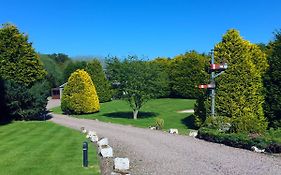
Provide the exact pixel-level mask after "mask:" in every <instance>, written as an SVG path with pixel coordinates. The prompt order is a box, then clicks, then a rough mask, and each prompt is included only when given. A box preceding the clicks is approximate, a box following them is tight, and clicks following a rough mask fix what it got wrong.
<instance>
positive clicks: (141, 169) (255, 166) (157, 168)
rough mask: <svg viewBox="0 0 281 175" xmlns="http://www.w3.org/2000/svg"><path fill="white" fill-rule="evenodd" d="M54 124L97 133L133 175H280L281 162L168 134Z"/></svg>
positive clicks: (58, 118)
mask: <svg viewBox="0 0 281 175" xmlns="http://www.w3.org/2000/svg"><path fill="white" fill-rule="evenodd" d="M51 121H53V122H55V123H58V124H61V125H64V126H67V127H70V128H74V129H80V127H82V126H84V127H85V128H87V129H91V130H95V131H96V132H97V133H98V135H99V136H103V137H107V138H109V142H110V143H109V144H110V145H111V146H112V147H113V151H114V156H115V157H118V156H119V157H128V158H129V159H130V161H131V162H130V163H131V167H132V169H131V174H132V175H146V174H153V175H197V174H198V175H205V174H206V175H209V174H214V175H219V174H237V175H244V174H245V175H246V174H247V175H248V174H253V175H259V174H260V175H280V174H281V158H280V157H274V156H270V155H265V154H259V153H254V152H251V151H248V150H242V149H236V148H232V147H228V146H224V145H221V144H215V143H210V142H206V141H203V140H199V139H194V138H192V137H189V136H180V135H171V134H168V133H164V132H160V131H154V130H149V129H143V128H135V127H131V126H124V125H118V124H111V123H104V122H99V121H95V120H88V119H77V118H73V117H68V116H64V115H57V114H53V118H52V119H51Z"/></svg>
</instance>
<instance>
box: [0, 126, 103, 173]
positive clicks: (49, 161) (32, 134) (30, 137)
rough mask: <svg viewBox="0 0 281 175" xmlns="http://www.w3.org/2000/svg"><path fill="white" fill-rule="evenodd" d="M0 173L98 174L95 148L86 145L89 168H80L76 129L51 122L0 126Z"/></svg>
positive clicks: (80, 151) (78, 135)
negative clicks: (87, 147)
mask: <svg viewBox="0 0 281 175" xmlns="http://www.w3.org/2000/svg"><path fill="white" fill-rule="evenodd" d="M0 138H1V140H0V175H25V174H26V175H30V174H32V175H34V174H38V175H39V174H40V175H41V174H51V175H64V174H65V175H71V174H73V175H79V174H83V175H84V174H96V175H97V174H100V173H99V172H100V170H99V162H98V159H97V153H96V149H95V147H94V145H93V144H89V165H90V166H89V168H83V167H82V143H83V141H85V136H84V135H82V134H80V133H79V132H78V131H75V130H72V129H69V128H66V127H63V126H59V125H56V124H53V123H51V122H14V123H11V124H7V125H2V126H1V125H0Z"/></svg>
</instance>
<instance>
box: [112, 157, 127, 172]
mask: <svg viewBox="0 0 281 175" xmlns="http://www.w3.org/2000/svg"><path fill="white" fill-rule="evenodd" d="M129 168H130V161H129V159H128V158H119V157H117V158H115V159H114V169H115V170H119V171H126V170H128V169H129Z"/></svg>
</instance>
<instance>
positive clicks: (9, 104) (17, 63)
mask: <svg viewBox="0 0 281 175" xmlns="http://www.w3.org/2000/svg"><path fill="white" fill-rule="evenodd" d="M45 75H46V71H45V70H44V68H43V65H42V64H41V62H40V60H39V56H38V54H37V53H36V52H35V50H34V49H33V48H32V43H30V42H28V37H27V36H26V35H24V34H23V33H20V31H19V30H18V29H17V27H16V26H14V25H11V24H4V25H3V27H2V28H0V91H1V92H0V99H1V100H0V118H1V117H2V118H5V119H6V118H10V119H14V118H17V119H24V120H27V119H35V118H36V119H38V117H40V115H42V114H44V112H45V107H46V101H47V94H48V93H46V92H48V90H47V88H46V84H44V83H43V82H38V81H40V80H41V79H43V78H44V76H45Z"/></svg>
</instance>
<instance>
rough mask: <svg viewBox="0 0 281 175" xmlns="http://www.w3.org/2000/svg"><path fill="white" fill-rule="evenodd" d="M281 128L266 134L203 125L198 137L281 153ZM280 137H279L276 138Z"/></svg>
mask: <svg viewBox="0 0 281 175" xmlns="http://www.w3.org/2000/svg"><path fill="white" fill-rule="evenodd" d="M280 133H281V130H279V131H278V130H276V131H275V130H274V131H268V132H266V133H264V134H255V135H252V134H248V133H242V132H240V133H225V132H222V131H219V130H217V129H210V128H206V127H201V128H200V129H199V130H198V136H197V137H198V138H200V139H204V140H207V141H211V142H216V143H222V144H225V145H228V146H232V147H237V148H244V149H249V150H250V149H251V147H252V146H256V147H258V148H260V149H265V150H266V151H267V152H269V153H281V140H280V139H281V137H280V136H281V135H280ZM276 138H279V139H276Z"/></svg>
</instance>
